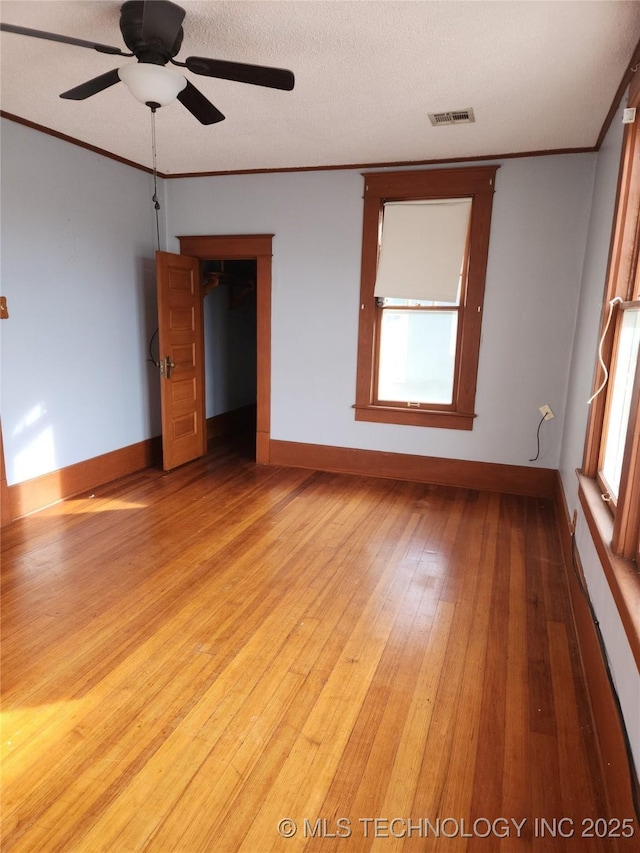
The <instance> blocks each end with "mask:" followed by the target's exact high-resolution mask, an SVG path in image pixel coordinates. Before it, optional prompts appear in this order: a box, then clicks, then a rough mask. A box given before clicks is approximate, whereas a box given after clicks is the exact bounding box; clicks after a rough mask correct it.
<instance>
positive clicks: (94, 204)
mask: <svg viewBox="0 0 640 853" xmlns="http://www.w3.org/2000/svg"><path fill="white" fill-rule="evenodd" d="M1 133H2V195H1V198H0V202H1V204H2V237H1V239H2V260H1V264H2V266H1V270H2V295H3V296H6V297H7V302H8V306H9V313H10V318H9V320H6V321H3V322H2V324H1V327H2V341H1V346H2V387H1V395H2V396H1V408H0V411H1V412H2V430H3V437H4V444H5V457H6V463H7V480H8V483H9V484H10V485H11V484H12V483H15V482H21V481H23V480H27V479H30V478H32V477H35V476H38V475H41V474H45V473H48V472H50V471H54V470H56V469H59V468H64V467H65V466H67V465H71V464H73V463H75V462H80V461H82V460H85V459H90V458H92V457H94V456H98V455H100V454H102V453H106V452H109V451H111V450H114V449H117V448H119V447H125V446H127V445H130V444H134V443H136V442H138V441H141V440H143V439H145V438H148V437H150V436H151V435H153V434H158V433H159V431H160V426H159V411H158V388H159V380H158V378H157V376H156V375H155V373H154V371H153V369H152V368H151V367H150V365H149V364H147V362H146V359H147V342H148V340H149V338H150V336H151V334H152V333H153V331H154V329H155V326H156V324H157V321H156V313H157V312H156V301H155V267H154V253H155V248H156V245H155V241H156V236H155V219H154V214H153V207H152V204H151V195H152V179H151V177H150V176H149V175H147V174H145V173H144V172H141V171H139V170H134V169H132V168H130V167H128V166H125V165H123V164H120V163H117V162H115V161H113V160H110V159H107V158H105V157H102V156H100V155H98V154H94V153H92V152H90V151H86V150H84V149H82V148H79V147H78V146H75V145H70V144H69V143H67V142H63V141H61V140H58V139H55V138H53V137H51V136H48V135H46V134H43V133H39V132H37V131H35V130H31V129H29V128H26V127H23V126H22V125H19V124H16V123H14V122H11V121H6V120H2V124H1Z"/></svg>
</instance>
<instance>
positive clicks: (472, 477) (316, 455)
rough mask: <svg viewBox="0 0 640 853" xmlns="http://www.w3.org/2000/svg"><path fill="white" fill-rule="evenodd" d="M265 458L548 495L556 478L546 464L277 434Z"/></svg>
mask: <svg viewBox="0 0 640 853" xmlns="http://www.w3.org/2000/svg"><path fill="white" fill-rule="evenodd" d="M269 463H270V464H272V465H289V466H291V467H294V468H312V469H315V470H319V471H333V472H336V473H340V474H363V475H366V476H370V477H384V478H386V479H392V480H410V481H412V482H418V483H432V484H435V485H442V486H458V487H461V488H465V489H478V490H480V491H492V492H507V493H509V494H515V495H527V496H529V497H541V498H552V497H553V496H554V494H555V484H556V478H555V473H556V472H555V471H553V470H552V469H551V468H529V467H527V466H524V465H504V464H501V463H493V462H469V461H466V460H463V459H442V458H439V457H434V456H414V455H411V454H407V453H388V452H384V451H378V450H359V449H357V448H351V447H333V446H330V445H324V444H303V443H300V442H295V441H279V440H277V439H272V440H271V441H270V443H269Z"/></svg>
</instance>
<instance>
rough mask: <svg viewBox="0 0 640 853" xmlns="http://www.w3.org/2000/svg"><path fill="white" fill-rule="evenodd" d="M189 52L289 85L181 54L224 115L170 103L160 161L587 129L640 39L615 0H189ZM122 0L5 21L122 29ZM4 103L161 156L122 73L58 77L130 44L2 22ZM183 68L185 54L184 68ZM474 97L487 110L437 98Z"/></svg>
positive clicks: (586, 140)
mask: <svg viewBox="0 0 640 853" xmlns="http://www.w3.org/2000/svg"><path fill="white" fill-rule="evenodd" d="M180 5H181V6H182V7H183V8H184V9H185V10H186V13H187V15H186V19H185V21H184V23H183V29H184V42H183V46H182V49H181V51H180V53H179V54H178V56H177V57H176V58H177V59H179V60H184V58H185V57H186V56H191V55H197V56H208V57H214V58H216V59H227V60H233V61H237V62H249V63H255V64H262V65H274V66H277V67H283V68H289V69H291V70H292V71H294V73H295V75H296V85H295V89H294V90H293V91H292V92H282V91H275V90H270V89H265V88H262V87H257V86H249V85H245V84H241V83H233V82H228V81H224V80H216V79H212V78H209V77H202V76H197V75H194V74H191V73H190V72H189V71H186V70H185V71H184V73H185V76H187V77H188V78H189V79H190V81H191V82H192V83H193V84H194V85H196V86H197V87H198V88H199V89H200V90H201V91H202V93H203V94H204V95H206V97H207V98H208V99H209V100H211V101H212V102H213V103H214V104H215V105H216V106H217V107H218V108H219V109H220V110H221V111H222V112H223V113H224V114H225V115H226V120H225V121H223V122H221V123H220V124H214V125H210V126H202V125H200V124H199V123H198V122H197V121H196V119H194V118H193V116H192V115H191V114H190V113H189V112H187V110H185V109H184V107H182V105H181V104H180V103H178V102H175V103H173V104H171V105H169V106H167V107H163V108H162V109H160V110H159V111H158V113H157V148H158V169H159V170H160V172H162V173H165V174H180V173H194V172H195V173H198V172H217V171H226V170H243V169H275V168H291V167H314V166H339V165H349V164H374V163H391V162H407V161H423V160H438V159H454V158H466V157H481V156H486V155H493V154H510V153H511V154H513V153H519V152H527V151H542V150H550V149H566V148H583V147H591V146H593V145H594V144H595V143H596V140H597V138H598V134H599V132H600V130H601V127H602V125H603V122H604V120H605V118H606V116H607V113H608V111H609V108H610V107H611V104H612V101H613V99H614V96H615V93H616V90H617V88H618V86H619V84H620V81H621V80H622V78H623V75H624V74H625V71H626V69H627V67H628V64H629V61H630V59H631V57H632V54H633V51H634V49H635V47H636V45H637V43H638V40H639V39H640V3H639V2H628V0H625V1H624V2H617V1H616V0H604V2H598V1H597V0H587V2H582V0H551V2H528V0H519V1H518V2H512V1H511V0H506V2H505V1H504V0H501V2H491V0H487V2H484V0H469V2H456V0H440V2H422V1H421V0H409V2H404V0H373V2H372V0H352V1H351V2H342V0H321V2H317V0H284V2H271V0H252V2H244V0H231V2H228V0H224V2H204V0H195V2H193V1H192V0H185V2H182V3H180ZM119 7H120V3H118V2H106V0H91V2H84V0H72V2H61V0H43V2H34V0H3V2H2V3H1V4H0V20H2V22H3V23H10V24H17V25H20V26H26V27H33V28H36V29H41V30H48V31H51V32H57V33H63V34H65V35H68V36H74V37H76V38H82V39H89V40H95V41H98V42H101V43H104V44H110V45H115V46H118V47H123V48H124V45H123V42H122V38H121V35H120V31H119V26H118V22H119ZM0 48H1V53H0V69H1V72H2V74H1V89H0V95H1V102H0V105H1V107H2V110H3V111H4V112H5V113H9V114H13V115H15V116H18V117H20V118H21V119H25V120H27V121H30V122H34V123H36V124H38V125H42V126H44V127H46V128H49V129H51V130H54V131H56V132H58V133H62V134H65V135H67V136H70V137H73V138H74V139H77V140H79V141H81V142H83V143H87V144H89V145H92V146H97V147H98V148H101V149H103V150H105V151H108V152H110V153H112V154H114V155H117V156H119V157H123V158H125V159H127V160H131V161H133V162H135V163H137V164H140V165H144V166H150V165H151V163H152V158H151V129H150V112H149V110H148V109H147V108H146V107H145V106H143V105H141V104H139V103H138V102H137V101H135V100H134V99H133V98H132V96H131V95H130V94H129V92H128V91H127V89H126V88H125V86H124V85H123V84H119V85H116V86H113V87H112V88H110V89H107V90H105V91H103V92H101V93H99V94H97V95H95V96H93V97H92V98H89V99H87V100H85V101H68V100H61V99H60V98H59V97H58V95H59V93H60V92H63V91H65V90H67V89H70V88H72V87H74V86H76V85H78V84H80V83H82V82H84V81H85V80H88V79H90V78H92V77H95V76H97V75H98V74H102V73H103V72H105V71H108V70H110V69H112V68H114V67H117V66H118V65H121V64H123V63H124V62H130V61H131V60H127V59H123V58H121V57H117V56H116V57H114V56H109V55H105V54H100V53H96V52H94V51H93V50H88V49H85V48H81V47H74V46H69V45H65V44H59V43H55V42H50V41H43V40H41V39H33V38H26V37H24V36H19V35H14V34H10V33H2V35H1V37H0ZM181 70H182V69H181ZM466 107H472V108H473V109H474V111H475V116H476V121H475V123H474V124H461V125H456V126H441V127H435V128H434V127H432V126H431V124H430V122H429V118H428V113H429V112H440V111H446V110H451V109H454V110H455V109H462V108H466Z"/></svg>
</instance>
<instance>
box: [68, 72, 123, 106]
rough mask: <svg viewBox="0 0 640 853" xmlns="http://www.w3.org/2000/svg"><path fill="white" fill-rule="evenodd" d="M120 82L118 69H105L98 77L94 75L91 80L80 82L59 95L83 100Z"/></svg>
mask: <svg viewBox="0 0 640 853" xmlns="http://www.w3.org/2000/svg"><path fill="white" fill-rule="evenodd" d="M119 82H120V76H119V74H118V69H117V68H114V69H113V71H107V73H106V74H101V75H100V76H99V77H94V78H93V79H92V80H87V82H86V83H81V84H80V85H79V86H76V87H75V88H74V89H69V91H68V92H63V93H62V94H61V95H60V97H61V98H67V99H69V100H71V101H84V99H85V98H90V97H91V95H97V94H98V92H102V91H103V90H104V89H108V88H109V86H113V85H114V84H115V83H119Z"/></svg>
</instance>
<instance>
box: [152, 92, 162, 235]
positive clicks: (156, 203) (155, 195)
mask: <svg viewBox="0 0 640 853" xmlns="http://www.w3.org/2000/svg"><path fill="white" fill-rule="evenodd" d="M151 152H152V155H153V195H152V196H151V201H152V202H153V206H154V208H155V211H156V236H157V239H158V251H160V220H159V215H158V211H159V210H160V202H159V201H158V165H157V151H156V108H155V107H151Z"/></svg>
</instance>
